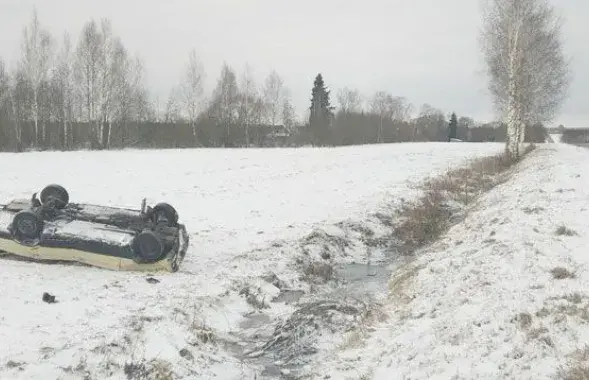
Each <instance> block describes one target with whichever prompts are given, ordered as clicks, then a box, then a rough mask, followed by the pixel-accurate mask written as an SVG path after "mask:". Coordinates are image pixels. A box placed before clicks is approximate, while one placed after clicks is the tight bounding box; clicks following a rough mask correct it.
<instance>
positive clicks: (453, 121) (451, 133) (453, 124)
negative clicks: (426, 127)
mask: <svg viewBox="0 0 589 380" xmlns="http://www.w3.org/2000/svg"><path fill="white" fill-rule="evenodd" d="M457 132H458V118H457V117H456V113H454V112H452V116H450V123H449V124H448V141H451V140H452V139H455V138H456V133H457Z"/></svg>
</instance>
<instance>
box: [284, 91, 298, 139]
mask: <svg viewBox="0 0 589 380" xmlns="http://www.w3.org/2000/svg"><path fill="white" fill-rule="evenodd" d="M282 99H283V100H282V125H284V128H285V129H286V130H287V131H289V132H291V133H292V132H293V129H294V127H295V124H296V114H295V109H294V106H293V105H292V100H291V95H290V91H289V90H288V89H285V90H284V91H283V95H282Z"/></svg>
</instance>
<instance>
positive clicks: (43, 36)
mask: <svg viewBox="0 0 589 380" xmlns="http://www.w3.org/2000/svg"><path fill="white" fill-rule="evenodd" d="M53 48H54V44H53V39H52V37H51V35H50V34H49V32H48V31H47V30H45V29H43V28H42V26H41V25H40V23H39V18H38V15H37V11H36V10H34V11H33V17H32V19H31V23H30V24H29V25H28V26H26V27H25V28H24V29H23V42H22V59H21V65H22V69H23V74H24V75H25V80H26V81H27V82H28V85H29V87H30V90H31V100H30V106H31V117H32V119H33V126H34V130H35V144H36V145H37V146H39V145H41V144H40V142H41V141H43V142H45V140H46V129H45V123H42V124H43V125H42V130H41V131H39V112H40V106H41V104H40V103H41V90H42V87H43V86H44V85H46V84H47V82H48V80H49V76H50V69H51V64H52V62H51V60H52V58H53ZM40 132H41V133H40Z"/></svg>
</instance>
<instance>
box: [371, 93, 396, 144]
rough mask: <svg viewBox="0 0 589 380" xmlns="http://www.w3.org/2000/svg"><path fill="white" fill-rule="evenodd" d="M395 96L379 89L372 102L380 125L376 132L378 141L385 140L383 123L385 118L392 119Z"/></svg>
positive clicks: (372, 109)
mask: <svg viewBox="0 0 589 380" xmlns="http://www.w3.org/2000/svg"><path fill="white" fill-rule="evenodd" d="M393 104H394V103H393V96H392V95H391V94H389V93H387V92H385V91H378V92H377V93H376V94H374V97H373V98H372V100H371V102H370V108H371V111H372V113H374V114H376V115H378V117H379V125H378V131H377V134H376V142H377V143H382V142H383V125H384V122H385V120H390V119H391V118H392V114H393Z"/></svg>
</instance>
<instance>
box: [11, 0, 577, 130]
mask: <svg viewBox="0 0 589 380" xmlns="http://www.w3.org/2000/svg"><path fill="white" fill-rule="evenodd" d="M554 4H555V5H557V6H558V7H559V9H560V10H561V11H562V14H563V16H564V17H565V18H566V24H565V29H564V36H563V37H564V43H565V50H566V53H567V54H569V55H570V56H571V58H572V60H573V63H572V67H573V70H574V76H575V81H574V83H573V85H572V88H571V92H570V97H569V99H568V101H567V103H566V104H565V106H564V108H563V110H562V113H561V115H560V117H559V118H558V120H557V121H556V122H557V123H563V124H565V125H571V126H572V125H575V126H580V125H583V126H589V107H588V105H589V104H588V101H587V100H588V98H589V96H588V95H589V74H588V73H587V70H588V69H589V49H587V42H586V41H587V40H586V37H587V36H588V35H589V23H587V20H586V16H587V15H588V14H589V1H587V0H554ZM33 7H36V8H37V10H38V13H39V18H40V21H41V23H42V24H43V25H45V26H46V27H47V28H49V29H50V30H51V31H52V32H53V33H54V35H56V36H58V37H60V38H61V35H62V33H63V32H64V31H65V30H67V31H69V32H70V33H71V34H72V36H73V37H74V38H75V39H77V37H78V35H79V33H80V31H81V28H82V25H83V24H84V23H85V22H86V21H88V20H89V19H91V18H95V19H96V20H99V19H100V18H102V17H108V18H110V19H111V21H112V23H113V29H114V31H115V33H116V34H118V35H119V36H120V37H121V38H122V39H123V42H124V44H125V45H126V47H127V48H128V49H129V50H130V51H131V52H137V53H139V54H140V56H141V57H142V58H143V60H144V62H145V66H146V69H147V75H148V78H147V79H148V83H149V86H150V89H151V92H152V93H153V94H154V95H159V96H160V98H161V100H162V101H164V100H165V98H167V95H168V94H169V91H170V89H171V88H172V86H174V85H175V84H176V83H178V81H179V79H180V76H181V73H182V69H183V67H184V65H185V64H186V61H187V57H188V52H189V51H190V49H191V48H195V49H196V50H197V52H198V53H199V55H200V58H201V60H202V62H203V63H204V65H205V70H206V73H207V87H208V88H209V89H210V88H212V87H213V86H214V83H215V81H216V79H217V77H218V75H219V72H220V69H221V65H222V63H223V61H226V62H227V63H229V64H230V65H231V66H232V67H233V68H234V69H235V71H236V72H237V73H238V74H239V73H240V72H241V71H242V70H243V67H244V65H245V64H246V62H248V63H249V64H250V65H251V66H252V67H253V69H254V73H255V75H256V77H257V79H258V81H259V82H261V81H262V80H263V79H264V77H265V76H266V75H267V73H268V72H269V71H270V70H271V69H276V71H277V72H278V73H279V74H280V75H281V76H282V77H283V79H284V81H285V85H286V86H287V87H288V88H289V89H290V90H291V93H292V97H293V101H294V103H295V106H296V107H297V111H298V112H301V113H302V112H304V108H306V107H308V103H309V99H310V94H311V86H312V83H313V79H314V77H315V75H316V74H317V73H318V72H321V73H322V74H323V76H324V78H325V81H326V84H327V85H328V86H329V87H330V88H331V89H332V92H333V93H335V92H336V91H337V90H338V89H339V88H341V87H343V86H349V87H355V88H358V89H359V90H360V91H361V92H362V93H363V94H364V95H371V94H372V93H374V92H375V91H377V90H386V91H390V92H391V93H392V94H393V95H399V96H405V97H407V98H408V99H409V100H410V101H411V102H412V103H413V104H414V105H415V106H416V107H419V106H420V105H421V104H423V103H429V104H431V105H433V106H434V107H437V108H440V109H442V110H443V111H444V112H445V113H449V112H452V111H455V112H457V113H458V114H459V115H470V116H474V117H475V118H477V119H480V120H486V119H489V118H491V117H492V106H491V101H490V99H489V97H488V95H487V91H486V78H485V76H484V66H483V63H482V60H481V55H480V51H479V48H478V46H477V36H478V30H479V28H480V25H481V24H480V14H479V11H480V9H479V1H478V0H443V1H442V0H361V1H360V0H296V1H294V0H167V1H156V0H101V1H96V0H37V1H35V0H0V17H1V19H0V41H1V43H0V56H2V57H3V58H4V60H5V61H7V63H8V64H11V63H13V62H14V61H15V60H16V59H17V58H18V55H19V51H20V47H19V44H20V39H21V35H22V33H21V31H22V28H23V26H24V25H25V24H26V23H28V21H29V19H30V16H31V13H32V10H33ZM334 102H335V99H334Z"/></svg>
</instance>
